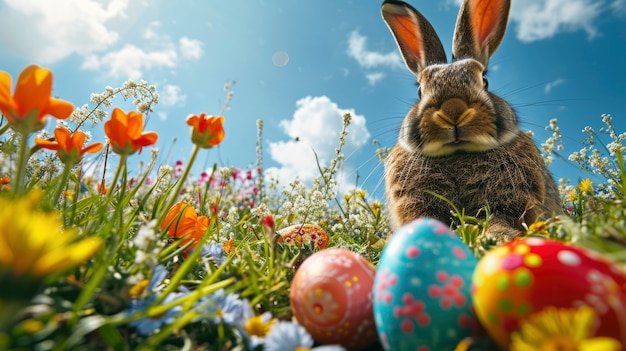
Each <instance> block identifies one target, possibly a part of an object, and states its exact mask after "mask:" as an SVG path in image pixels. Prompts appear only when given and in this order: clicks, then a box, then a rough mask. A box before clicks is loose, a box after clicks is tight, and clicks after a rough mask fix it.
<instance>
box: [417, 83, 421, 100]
mask: <svg viewBox="0 0 626 351" xmlns="http://www.w3.org/2000/svg"><path fill="white" fill-rule="evenodd" d="M417 97H418V98H420V99H421V98H422V86H421V85H420V86H418V87H417Z"/></svg>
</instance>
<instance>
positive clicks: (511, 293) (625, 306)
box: [472, 238, 626, 349]
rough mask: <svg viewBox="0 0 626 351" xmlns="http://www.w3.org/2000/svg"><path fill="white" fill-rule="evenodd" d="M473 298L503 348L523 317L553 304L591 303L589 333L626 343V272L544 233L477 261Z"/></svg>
mask: <svg viewBox="0 0 626 351" xmlns="http://www.w3.org/2000/svg"><path fill="white" fill-rule="evenodd" d="M472 298H473V303H474V308H475V311H476V315H477V316H478V318H479V320H480V321H481V323H482V325H483V326H484V327H485V329H486V330H487V331H488V332H489V334H490V335H491V337H492V338H493V339H494V340H495V341H496V342H497V343H498V344H499V345H500V347H501V348H503V349H508V346H509V342H510V335H511V333H513V332H515V331H516V330H518V328H519V326H520V324H521V323H522V322H523V321H524V320H526V319H527V318H529V316H531V315H532V314H533V313H536V312H539V311H541V310H544V309H545V308H547V307H551V306H552V307H556V308H568V309H571V308H577V307H580V306H589V307H591V308H592V309H593V310H594V311H595V315H596V321H595V324H594V329H593V330H592V335H591V336H607V337H611V338H614V339H616V340H618V341H620V342H621V343H622V345H626V273H625V272H624V271H623V270H622V269H621V268H620V267H619V266H617V265H616V264H615V263H613V262H611V261H609V260H608V259H606V258H604V257H602V256H600V255H599V254H597V253H595V252H592V251H590V250H586V249H583V248H580V247H576V246H573V245H568V244H564V243H562V242H559V241H554V240H546V239H541V238H527V239H523V240H516V241H513V242H510V243H507V244H505V245H502V246H500V247H497V248H495V249H493V250H491V251H489V252H488V253H487V254H486V255H485V256H484V257H483V258H482V259H481V260H480V261H479V263H478V265H477V266H476V270H475V272H474V277H473V286H472Z"/></svg>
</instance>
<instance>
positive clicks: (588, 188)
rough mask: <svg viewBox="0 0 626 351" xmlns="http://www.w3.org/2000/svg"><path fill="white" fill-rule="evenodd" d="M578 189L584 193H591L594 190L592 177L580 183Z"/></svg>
mask: <svg viewBox="0 0 626 351" xmlns="http://www.w3.org/2000/svg"><path fill="white" fill-rule="evenodd" d="M578 190H579V191H580V192H581V193H583V194H586V193H590V192H592V191H593V185H592V184H591V179H589V178H587V179H583V180H581V181H580V183H578Z"/></svg>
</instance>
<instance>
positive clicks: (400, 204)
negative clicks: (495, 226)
mask: <svg viewBox="0 0 626 351" xmlns="http://www.w3.org/2000/svg"><path fill="white" fill-rule="evenodd" d="M542 162H543V161H542V160H541V158H540V156H539V153H538V151H537V148H536V146H535V145H534V144H533V142H532V140H531V139H530V137H528V136H527V135H526V134H523V133H520V134H519V135H518V137H516V138H514V139H513V140H512V141H511V142H510V143H508V144H506V145H502V146H500V147H498V148H495V149H492V150H489V151H485V152H480V153H460V152H458V153H454V154H451V155H448V156H445V157H425V156H422V155H420V154H419V153H412V152H409V151H407V150H405V149H404V148H403V147H402V146H400V145H396V146H395V147H394V148H393V149H392V151H391V153H390V155H389V157H388V158H387V160H386V163H385V180H386V191H387V199H388V206H389V209H390V212H391V217H392V218H391V219H392V224H394V225H395V226H400V225H403V224H406V223H408V222H410V221H411V220H413V219H415V218H419V217H431V218H436V219H439V220H441V221H444V222H446V223H451V222H452V220H453V218H452V215H451V212H450V211H451V210H452V207H451V205H450V204H449V203H448V202H446V201H445V200H443V199H442V197H443V198H445V199H447V200H448V201H449V202H450V203H451V204H453V205H454V206H456V207H457V208H458V209H459V210H464V211H465V213H466V214H467V215H470V216H474V215H477V214H479V212H480V210H481V209H483V208H485V207H487V206H488V207H489V210H490V212H491V213H492V214H493V215H494V217H496V218H498V220H502V221H504V222H506V223H507V224H508V225H510V226H512V227H515V228H520V229H521V228H522V223H524V222H525V223H532V222H533V221H535V220H536V218H537V216H539V214H540V213H542V212H545V210H546V209H547V208H548V207H554V208H557V207H559V206H560V204H558V203H555V204H546V203H545V199H546V193H554V192H556V191H557V189H556V186H555V185H554V182H553V181H552V182H549V181H546V179H547V178H546V177H548V178H549V177H550V175H549V174H547V172H546V171H545V168H543V167H540V166H539V165H542ZM549 180H551V178H549ZM547 186H548V187H550V188H549V189H547V188H546V187H547ZM435 194H436V195H438V196H436V195H435Z"/></svg>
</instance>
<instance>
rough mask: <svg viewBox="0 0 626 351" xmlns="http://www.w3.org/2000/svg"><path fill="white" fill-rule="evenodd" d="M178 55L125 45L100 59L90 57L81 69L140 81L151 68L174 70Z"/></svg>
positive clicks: (173, 50) (172, 51) (166, 50)
mask: <svg viewBox="0 0 626 351" xmlns="http://www.w3.org/2000/svg"><path fill="white" fill-rule="evenodd" d="M177 62H178V54H177V53H176V50H175V49H174V48H168V49H164V50H161V51H144V50H143V49H140V48H138V47H136V46H134V45H131V44H127V45H125V46H124V47H123V48H122V49H120V50H118V51H111V52H108V53H106V54H104V56H102V57H97V56H95V55H91V56H89V57H87V58H86V59H85V61H84V62H83V65H82V68H83V69H90V70H104V71H106V72H107V74H109V75H111V76H113V77H118V78H119V77H123V78H132V79H140V78H141V77H142V75H143V70H145V69H152V68H162V67H166V68H174V67H175V66H176V64H177Z"/></svg>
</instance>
